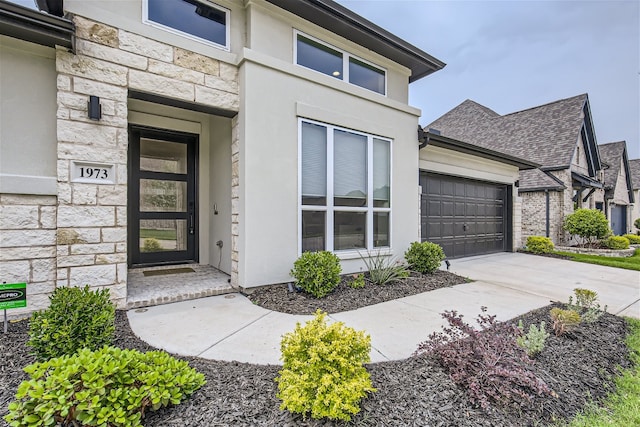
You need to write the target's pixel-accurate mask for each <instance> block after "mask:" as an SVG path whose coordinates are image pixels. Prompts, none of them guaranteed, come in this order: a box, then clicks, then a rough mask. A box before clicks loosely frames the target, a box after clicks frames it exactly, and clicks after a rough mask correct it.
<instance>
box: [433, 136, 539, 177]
mask: <svg viewBox="0 0 640 427" xmlns="http://www.w3.org/2000/svg"><path fill="white" fill-rule="evenodd" d="M425 135H426V137H427V138H428V141H429V142H428V144H427V146H428V145H433V146H436V147H441V148H447V149H449V150H454V151H457V152H460V153H465V154H472V155H474V156H478V157H482V158H485V159H489V160H494V161H497V162H500V163H506V164H509V165H511V166H516V167H517V168H518V169H519V170H527V169H536V168H539V167H540V164H539V163H535V162H531V161H529V160H524V159H521V158H519V157H515V156H511V155H508V154H504V153H500V152H498V151H494V150H490V149H488V148H483V147H479V146H477V145H473V144H469V143H467V142H463V141H458V140H456V139H452V138H448V137H446V136H442V135H436V134H433V133H431V132H427V133H426V134H425Z"/></svg>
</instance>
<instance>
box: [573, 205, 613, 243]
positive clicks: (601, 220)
mask: <svg viewBox="0 0 640 427" xmlns="http://www.w3.org/2000/svg"><path fill="white" fill-rule="evenodd" d="M564 229H565V230H567V231H568V232H569V234H571V235H572V236H578V237H580V238H581V239H582V240H583V242H584V243H586V244H588V245H592V244H593V243H595V242H596V241H597V240H600V239H603V238H604V237H606V236H607V234H609V221H607V217H606V216H604V213H602V212H601V211H599V210H597V209H578V210H576V211H575V212H574V213H572V214H570V215H568V216H567V217H566V218H565V220H564Z"/></svg>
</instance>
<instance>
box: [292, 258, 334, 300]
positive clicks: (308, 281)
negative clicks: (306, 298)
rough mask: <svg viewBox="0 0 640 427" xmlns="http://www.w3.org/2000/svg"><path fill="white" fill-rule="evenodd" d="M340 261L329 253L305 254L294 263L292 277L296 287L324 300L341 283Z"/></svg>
mask: <svg viewBox="0 0 640 427" xmlns="http://www.w3.org/2000/svg"><path fill="white" fill-rule="evenodd" d="M341 272H342V268H341V267H340V259H339V258H338V257H337V256H336V255H335V254H333V253H331V252H328V251H320V252H304V253H303V254H302V255H301V256H300V258H298V259H297V260H296V261H295V262H294V263H293V269H292V270H291V273H289V274H291V276H293V277H294V278H295V279H296V285H297V286H299V287H301V288H302V289H304V291H305V292H308V293H310V294H311V295H313V296H314V297H316V298H322V297H324V296H325V295H327V294H328V293H329V292H331V291H333V289H334V288H335V287H336V286H338V283H340V273H341Z"/></svg>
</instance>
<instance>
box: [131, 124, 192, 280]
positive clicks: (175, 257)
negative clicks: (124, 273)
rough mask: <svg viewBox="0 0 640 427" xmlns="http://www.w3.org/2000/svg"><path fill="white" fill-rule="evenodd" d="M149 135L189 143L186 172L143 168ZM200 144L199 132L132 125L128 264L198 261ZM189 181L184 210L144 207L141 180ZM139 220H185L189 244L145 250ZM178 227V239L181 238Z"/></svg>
mask: <svg viewBox="0 0 640 427" xmlns="http://www.w3.org/2000/svg"><path fill="white" fill-rule="evenodd" d="M141 138H150V139H157V140H161V141H167V142H171V143H177V144H185V145H186V146H187V172H186V173H167V172H154V171H142V170H140V169H141V168H140V139H141ZM198 144H199V136H198V135H196V134H190V133H184V132H177V131H172V130H164V129H156V128H152V127H145V126H137V125H132V126H130V127H129V153H128V156H129V159H128V166H129V167H128V174H129V176H128V209H127V218H128V221H127V224H128V226H127V237H128V242H129V243H128V251H127V252H128V260H127V261H128V266H129V267H146V266H153V265H165V264H185V263H192V262H198V225H199V222H198V179H197V177H198ZM143 179H149V180H156V181H176V182H186V183H187V184H186V188H187V190H186V191H187V195H186V199H187V200H186V206H185V207H184V208H185V209H184V210H178V211H177V212H169V211H162V210H160V211H154V212H150V211H144V212H143V211H141V209H140V186H141V185H142V184H141V180H143ZM140 220H160V221H162V220H176V221H185V223H186V227H187V228H186V234H185V235H184V236H185V241H186V248H185V249H184V250H171V249H168V250H166V249H165V250H162V251H150V252H143V251H142V250H141V249H140V239H141V235H140ZM178 240H179V238H178V231H176V241H178Z"/></svg>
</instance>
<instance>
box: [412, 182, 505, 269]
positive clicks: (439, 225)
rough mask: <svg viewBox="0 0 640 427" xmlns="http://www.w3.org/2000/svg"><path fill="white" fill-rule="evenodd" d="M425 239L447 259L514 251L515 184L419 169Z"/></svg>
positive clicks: (421, 220) (421, 211)
mask: <svg viewBox="0 0 640 427" xmlns="http://www.w3.org/2000/svg"><path fill="white" fill-rule="evenodd" d="M420 185H421V186H422V194H421V198H420V199H421V200H420V225H421V239H422V241H430V242H433V243H437V244H439V245H440V246H442V248H443V249H444V251H445V254H446V255H447V257H448V258H460V257H465V256H473V255H482V254H488V253H494V252H504V251H511V250H513V224H512V218H513V186H512V185H508V184H503V183H494V182H487V181H480V180H474V179H470V178H462V177H455V176H450V175H443V174H437V173H431V172H428V171H424V170H422V171H420Z"/></svg>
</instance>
